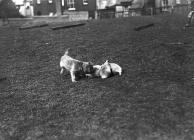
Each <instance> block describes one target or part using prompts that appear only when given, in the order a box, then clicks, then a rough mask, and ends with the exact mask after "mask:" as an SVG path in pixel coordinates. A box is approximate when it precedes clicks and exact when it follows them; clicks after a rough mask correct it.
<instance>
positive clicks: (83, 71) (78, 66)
mask: <svg viewBox="0 0 194 140" xmlns="http://www.w3.org/2000/svg"><path fill="white" fill-rule="evenodd" d="M68 50H69V49H67V50H66V52H65V54H64V55H63V56H62V57H61V60H60V67H61V72H60V74H62V73H63V71H64V69H66V70H68V71H69V72H70V74H71V80H72V82H77V81H76V75H77V76H83V75H84V76H86V75H90V74H92V73H94V68H93V64H92V63H91V62H83V61H79V60H76V59H74V58H72V57H70V56H69V55H68Z"/></svg>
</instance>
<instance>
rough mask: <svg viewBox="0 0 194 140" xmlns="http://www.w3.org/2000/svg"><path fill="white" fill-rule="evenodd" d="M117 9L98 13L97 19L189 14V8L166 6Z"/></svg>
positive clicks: (186, 6)
mask: <svg viewBox="0 0 194 140" xmlns="http://www.w3.org/2000/svg"><path fill="white" fill-rule="evenodd" d="M115 9H116V8H111V9H102V10H98V11H97V18H98V19H104V18H117V17H130V16H140V15H158V14H166V13H171V14H174V13H176V14H183V15H186V14H187V13H188V12H189V6H188V5H186V4H184V5H175V6H165V7H157V8H156V7H148V8H129V9H128V10H123V11H116V10H115Z"/></svg>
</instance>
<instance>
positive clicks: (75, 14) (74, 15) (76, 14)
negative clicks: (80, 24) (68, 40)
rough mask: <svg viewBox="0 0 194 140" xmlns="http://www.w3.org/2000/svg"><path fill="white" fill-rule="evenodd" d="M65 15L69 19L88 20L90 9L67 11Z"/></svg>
mask: <svg viewBox="0 0 194 140" xmlns="http://www.w3.org/2000/svg"><path fill="white" fill-rule="evenodd" d="M64 15H65V16H68V17H69V18H68V19H69V21H79V20H88V17H89V14H88V11H71V12H68V11H67V12H65V13H64Z"/></svg>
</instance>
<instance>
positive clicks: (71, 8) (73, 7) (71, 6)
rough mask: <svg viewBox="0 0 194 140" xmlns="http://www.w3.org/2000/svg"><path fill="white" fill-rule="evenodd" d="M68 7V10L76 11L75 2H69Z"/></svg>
mask: <svg viewBox="0 0 194 140" xmlns="http://www.w3.org/2000/svg"><path fill="white" fill-rule="evenodd" d="M67 7H68V10H75V1H74V0H67Z"/></svg>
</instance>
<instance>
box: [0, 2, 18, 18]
mask: <svg viewBox="0 0 194 140" xmlns="http://www.w3.org/2000/svg"><path fill="white" fill-rule="evenodd" d="M2 13H3V14H6V16H7V17H9V18H12V17H21V15H20V13H19V9H17V8H16V5H15V3H14V2H13V1H12V0H0V16H1V17H2Z"/></svg>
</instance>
